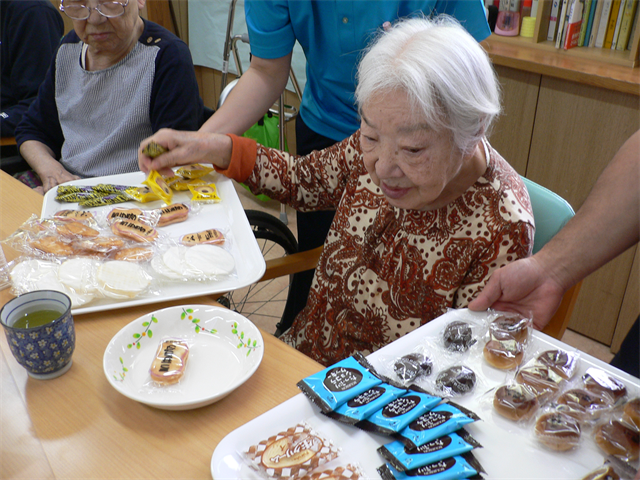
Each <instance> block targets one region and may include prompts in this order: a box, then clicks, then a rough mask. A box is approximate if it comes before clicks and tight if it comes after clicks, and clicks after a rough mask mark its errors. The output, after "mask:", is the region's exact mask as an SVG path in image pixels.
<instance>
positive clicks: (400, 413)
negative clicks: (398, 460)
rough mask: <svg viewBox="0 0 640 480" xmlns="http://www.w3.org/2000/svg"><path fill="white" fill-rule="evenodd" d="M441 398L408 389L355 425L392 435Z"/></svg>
mask: <svg viewBox="0 0 640 480" xmlns="http://www.w3.org/2000/svg"><path fill="white" fill-rule="evenodd" d="M441 400H442V399H441V398H439V397H434V396H432V395H429V394H426V393H422V392H414V391H409V392H408V393H406V394H405V395H403V396H401V397H398V398H396V399H395V400H393V401H392V402H390V403H389V404H387V405H385V406H384V407H383V408H381V409H380V410H378V411H377V412H375V413H374V414H373V415H371V416H370V417H369V418H367V419H366V420H364V421H363V422H360V423H358V424H356V426H357V427H359V428H361V429H363V430H367V431H372V432H377V433H382V434H386V435H392V434H394V433H397V432H399V431H401V430H402V429H404V428H406V427H407V425H409V424H410V423H411V422H412V421H414V420H415V419H416V418H418V417H420V416H421V415H422V414H423V413H425V412H428V411H429V410H431V409H432V408H433V407H435V406H436V405H437V404H439V403H440V401H441Z"/></svg>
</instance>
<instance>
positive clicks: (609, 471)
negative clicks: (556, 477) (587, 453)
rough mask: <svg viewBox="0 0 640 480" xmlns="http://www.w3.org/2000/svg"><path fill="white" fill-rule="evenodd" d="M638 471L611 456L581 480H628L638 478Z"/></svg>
mask: <svg viewBox="0 0 640 480" xmlns="http://www.w3.org/2000/svg"><path fill="white" fill-rule="evenodd" d="M637 474H638V472H637V469H636V468H634V467H633V466H631V465H629V463H627V462H624V461H622V460H620V459H618V458H617V457H613V456H609V457H607V458H606V459H605V461H604V463H603V464H602V465H600V466H599V467H597V468H595V469H593V470H592V471H591V472H589V473H588V474H587V475H586V476H585V477H582V479H581V480H627V479H632V478H636V475H637Z"/></svg>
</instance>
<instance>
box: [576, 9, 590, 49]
mask: <svg viewBox="0 0 640 480" xmlns="http://www.w3.org/2000/svg"><path fill="white" fill-rule="evenodd" d="M592 3H593V0H585V2H584V7H583V9H582V23H581V24H580V36H579V37H578V46H579V47H582V46H583V45H584V37H586V36H587V25H588V24H589V12H590V11H591V4H592Z"/></svg>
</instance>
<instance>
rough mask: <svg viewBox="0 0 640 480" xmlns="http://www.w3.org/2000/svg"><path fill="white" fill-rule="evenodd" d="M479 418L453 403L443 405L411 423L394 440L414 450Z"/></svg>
mask: <svg viewBox="0 0 640 480" xmlns="http://www.w3.org/2000/svg"><path fill="white" fill-rule="evenodd" d="M477 420H480V418H479V417H478V416H477V415H476V414H475V413H473V412H472V411H470V410H467V409H466V408H464V407H461V406H460V405H456V404H455V403H453V402H449V403H443V404H442V405H438V406H437V407H435V408H433V409H432V410H431V411H429V412H427V413H425V414H423V415H421V416H420V417H418V418H417V419H415V420H414V421H413V422H411V423H410V424H409V425H408V426H407V427H406V428H405V429H404V430H402V431H401V432H400V433H398V434H397V435H394V436H395V438H396V439H397V440H399V441H401V442H402V443H403V444H404V445H405V446H407V447H409V448H416V447H419V446H421V445H424V444H425V443H427V442H430V441H431V440H435V439H436V438H440V437H442V436H443V435H447V434H449V433H452V432H455V431H456V430H459V429H460V428H462V427H463V426H464V425H467V424H469V423H473V422H475V421H477Z"/></svg>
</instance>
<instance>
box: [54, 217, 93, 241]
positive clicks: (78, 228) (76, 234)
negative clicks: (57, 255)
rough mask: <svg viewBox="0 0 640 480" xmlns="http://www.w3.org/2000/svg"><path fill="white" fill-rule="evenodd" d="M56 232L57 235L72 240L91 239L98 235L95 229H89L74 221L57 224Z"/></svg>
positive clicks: (85, 225)
mask: <svg viewBox="0 0 640 480" xmlns="http://www.w3.org/2000/svg"><path fill="white" fill-rule="evenodd" d="M56 232H57V233H58V235H61V236H63V237H67V238H72V239H74V238H93V237H97V236H98V235H100V232H99V231H98V230H96V229H95V228H91V227H90V226H88V225H87V224H85V223H82V222H78V221H75V220H70V221H67V222H60V223H58V224H57V225H56Z"/></svg>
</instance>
